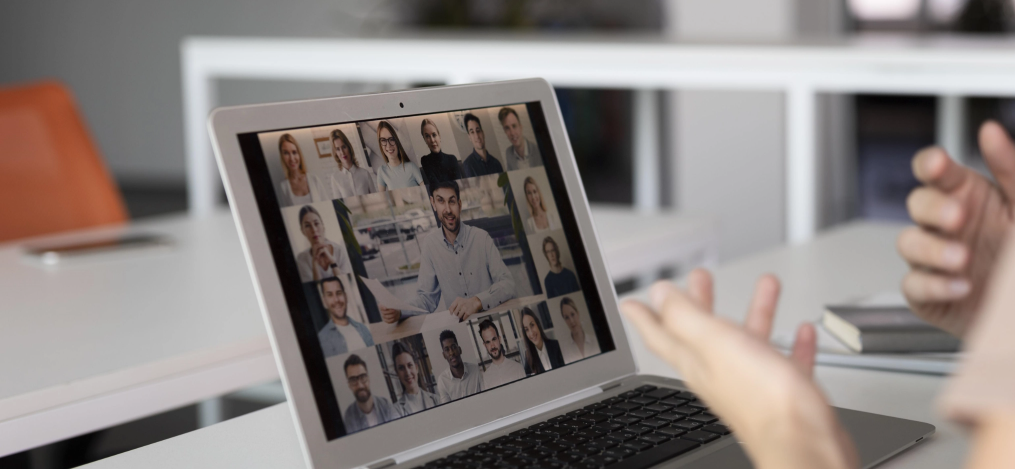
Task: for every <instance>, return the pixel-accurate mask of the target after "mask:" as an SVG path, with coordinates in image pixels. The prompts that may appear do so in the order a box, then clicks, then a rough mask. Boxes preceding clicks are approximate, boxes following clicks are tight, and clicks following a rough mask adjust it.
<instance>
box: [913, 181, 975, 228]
mask: <svg viewBox="0 0 1015 469" xmlns="http://www.w3.org/2000/svg"><path fill="white" fill-rule="evenodd" d="M906 208H907V209H908V210H909V216H910V217H912V218H913V221H915V222H916V223H919V224H920V225H923V226H927V227H930V228H934V229H938V230H941V231H944V232H946V233H955V232H957V231H959V230H960V229H961V228H962V224H963V222H964V219H965V214H964V213H963V210H962V204H960V203H959V202H958V201H957V200H955V199H953V198H951V197H949V196H947V195H945V194H944V193H943V192H941V191H939V190H937V189H932V188H929V187H920V188H917V189H916V190H914V191H913V192H912V193H910V194H909V198H907V199H906Z"/></svg>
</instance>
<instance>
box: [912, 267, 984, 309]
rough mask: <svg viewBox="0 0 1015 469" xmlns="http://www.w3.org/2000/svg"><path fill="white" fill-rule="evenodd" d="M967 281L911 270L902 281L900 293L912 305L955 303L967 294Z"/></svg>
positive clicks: (968, 286) (968, 289) (968, 287)
mask: <svg viewBox="0 0 1015 469" xmlns="http://www.w3.org/2000/svg"><path fill="white" fill-rule="evenodd" d="M969 291H970V285H969V281H968V280H965V279H961V278H950V277H945V276H943V275H938V274H934V273H930V272H925V271H920V270H913V271H910V272H909V273H908V274H906V276H905V278H903V279H902V293H903V294H904V295H906V299H907V300H909V302H910V303H913V304H923V303H937V302H945V301H957V300H961V299H962V298H965V297H966V295H968V294H969Z"/></svg>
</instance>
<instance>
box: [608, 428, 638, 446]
mask: <svg viewBox="0 0 1015 469" xmlns="http://www.w3.org/2000/svg"><path fill="white" fill-rule="evenodd" d="M606 437H607V438H609V439H611V440H614V441H618V442H621V443H623V442H625V441H628V440H633V439H635V438H638V434H637V433H634V432H631V431H627V430H626V429H624V430H621V431H619V432H613V433H610V434H609V435H607V436H606Z"/></svg>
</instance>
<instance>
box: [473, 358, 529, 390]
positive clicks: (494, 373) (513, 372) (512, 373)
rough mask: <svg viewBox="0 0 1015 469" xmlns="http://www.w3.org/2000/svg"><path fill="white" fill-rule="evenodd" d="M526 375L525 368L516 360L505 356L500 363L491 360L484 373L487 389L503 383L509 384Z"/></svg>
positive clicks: (484, 383) (484, 382)
mask: <svg viewBox="0 0 1015 469" xmlns="http://www.w3.org/2000/svg"><path fill="white" fill-rule="evenodd" d="M524 377H525V368H523V367H522V365H521V364H520V363H518V362H516V361H514V360H511V359H509V358H504V360H503V361H501V362H500V364H497V363H493V362H490V364H489V365H488V366H487V367H486V371H485V372H484V373H483V385H484V387H485V388H486V389H493V388H495V387H497V386H500V385H502V384H507V383H510V382H512V381H515V380H519V379H522V378H524Z"/></svg>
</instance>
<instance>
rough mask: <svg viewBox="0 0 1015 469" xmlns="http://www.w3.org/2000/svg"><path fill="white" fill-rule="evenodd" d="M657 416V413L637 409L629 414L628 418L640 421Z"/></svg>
mask: <svg viewBox="0 0 1015 469" xmlns="http://www.w3.org/2000/svg"><path fill="white" fill-rule="evenodd" d="M655 414H656V413H655V412H652V411H650V410H645V409H635V410H632V411H630V412H628V413H627V415H628V417H638V418H639V419H647V418H649V417H652V416H653V415H655Z"/></svg>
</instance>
